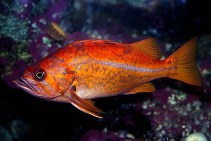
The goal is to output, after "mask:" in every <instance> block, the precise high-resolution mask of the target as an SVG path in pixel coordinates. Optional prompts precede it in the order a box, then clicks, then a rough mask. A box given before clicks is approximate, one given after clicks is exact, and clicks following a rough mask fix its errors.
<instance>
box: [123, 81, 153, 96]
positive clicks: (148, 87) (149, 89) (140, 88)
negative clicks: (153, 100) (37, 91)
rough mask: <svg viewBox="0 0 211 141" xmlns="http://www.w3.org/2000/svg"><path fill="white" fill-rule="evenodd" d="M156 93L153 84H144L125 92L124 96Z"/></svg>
mask: <svg viewBox="0 0 211 141" xmlns="http://www.w3.org/2000/svg"><path fill="white" fill-rule="evenodd" d="M154 91H155V87H154V85H153V84H152V83H150V82H148V83H144V84H141V85H140V86H138V87H136V88H134V89H132V90H130V91H128V92H125V93H124V94H136V93H139V92H154Z"/></svg>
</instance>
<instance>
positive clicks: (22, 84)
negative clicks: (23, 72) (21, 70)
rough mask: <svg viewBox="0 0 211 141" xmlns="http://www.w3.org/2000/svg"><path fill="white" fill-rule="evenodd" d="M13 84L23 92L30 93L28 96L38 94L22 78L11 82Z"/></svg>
mask: <svg viewBox="0 0 211 141" xmlns="http://www.w3.org/2000/svg"><path fill="white" fill-rule="evenodd" d="M13 82H14V83H15V84H16V85H17V86H18V87H20V88H21V89H23V90H24V91H26V92H28V93H30V94H33V95H35V94H37V93H38V92H37V91H36V89H35V88H34V87H32V86H31V84H29V83H28V82H27V81H26V80H25V79H24V78H22V77H20V78H19V79H16V80H13Z"/></svg>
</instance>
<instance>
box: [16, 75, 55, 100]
mask: <svg viewBox="0 0 211 141" xmlns="http://www.w3.org/2000/svg"><path fill="white" fill-rule="evenodd" d="M13 82H14V83H15V84H16V85H17V86H18V87H20V88H21V89H23V90H24V91H26V92H27V93H29V94H31V95H33V96H36V97H40V98H43V99H45V100H49V101H50V100H53V99H54V98H57V97H58V96H57V97H42V96H39V95H38V94H39V92H38V91H37V90H36V89H35V88H34V87H33V86H32V85H31V84H30V83H28V82H27V81H26V80H25V79H24V78H22V77H20V78H19V79H16V80H13Z"/></svg>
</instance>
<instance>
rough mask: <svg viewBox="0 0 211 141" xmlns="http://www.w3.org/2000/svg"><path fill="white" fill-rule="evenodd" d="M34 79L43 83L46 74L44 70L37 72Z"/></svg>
mask: <svg viewBox="0 0 211 141" xmlns="http://www.w3.org/2000/svg"><path fill="white" fill-rule="evenodd" d="M34 77H35V79H36V80H37V81H42V80H44V78H45V72H44V71H43V70H42V69H39V70H36V71H35V75H34Z"/></svg>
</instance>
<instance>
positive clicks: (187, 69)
mask: <svg viewBox="0 0 211 141" xmlns="http://www.w3.org/2000/svg"><path fill="white" fill-rule="evenodd" d="M195 44H196V40H195V39H192V40H190V41H189V42H187V43H186V44H184V45H183V46H182V47H181V48H180V49H179V50H177V51H176V52H175V53H174V54H172V55H171V56H170V57H168V58H167V59H164V60H161V59H160V58H161V54H160V50H159V48H158V44H157V43H156V41H155V40H154V39H153V38H147V39H145V40H142V41H139V42H136V43H132V44H122V43H117V42H113V41H110V40H83V41H76V42H73V43H71V44H69V45H67V46H66V47H64V48H61V49H59V50H57V51H56V52H54V53H52V54H50V55H48V56H46V57H45V58H43V59H42V60H41V61H39V62H38V63H36V64H35V65H31V66H29V67H28V68H27V69H26V71H25V73H24V74H23V76H22V77H20V80H16V81H14V82H15V83H16V84H17V85H18V86H19V87H21V88H22V89H24V90H25V91H27V92H29V93H31V94H32V95H34V96H37V97H40V98H43V99H48V100H52V101H57V102H67V103H71V104H73V105H74V106H75V107H77V108H79V109H80V110H82V111H84V112H86V113H89V114H91V115H93V116H96V117H102V113H103V112H102V111H101V110H99V109H97V108H96V107H95V106H94V105H93V103H92V102H91V101H90V99H93V98H99V97H107V96H115V95H118V94H135V93H138V92H153V91H154V90H155V88H154V86H153V85H152V84H151V83H150V82H149V81H151V80H154V79H157V78H161V77H169V78H173V79H177V80H180V81H183V82H186V83H189V84H191V85H196V86H201V75H200V72H199V70H198V68H197V66H196V63H195V60H194V59H195V48H196V47H195V46H196V45H195Z"/></svg>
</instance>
